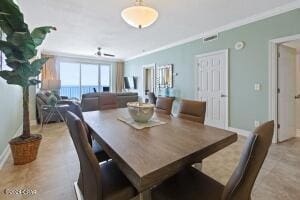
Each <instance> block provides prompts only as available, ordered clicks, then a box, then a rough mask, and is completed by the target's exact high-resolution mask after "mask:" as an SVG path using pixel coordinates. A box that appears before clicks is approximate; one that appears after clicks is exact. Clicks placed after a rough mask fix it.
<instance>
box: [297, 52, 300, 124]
mask: <svg viewBox="0 0 300 200" xmlns="http://www.w3.org/2000/svg"><path fill="white" fill-rule="evenodd" d="M296 82H297V87H296V90H297V95H298V94H300V49H298V54H297V71H296ZM296 126H297V127H296V128H297V129H300V99H297V100H296Z"/></svg>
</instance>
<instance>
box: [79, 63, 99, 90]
mask: <svg viewBox="0 0 300 200" xmlns="http://www.w3.org/2000/svg"><path fill="white" fill-rule="evenodd" d="M94 91H99V66H98V65H93V64H82V65H81V95H82V94H86V93H91V92H94Z"/></svg>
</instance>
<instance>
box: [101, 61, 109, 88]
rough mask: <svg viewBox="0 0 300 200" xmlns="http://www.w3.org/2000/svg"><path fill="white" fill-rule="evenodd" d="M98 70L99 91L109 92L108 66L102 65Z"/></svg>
mask: <svg viewBox="0 0 300 200" xmlns="http://www.w3.org/2000/svg"><path fill="white" fill-rule="evenodd" d="M100 69H101V71H100V81H101V82H100V89H101V90H102V91H104V92H108V91H109V90H110V66H109V65H102V66H101V68H100Z"/></svg>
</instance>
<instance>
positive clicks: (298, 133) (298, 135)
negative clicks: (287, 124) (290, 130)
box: [296, 129, 300, 138]
mask: <svg viewBox="0 0 300 200" xmlns="http://www.w3.org/2000/svg"><path fill="white" fill-rule="evenodd" d="M296 137H299V138H300V129H296Z"/></svg>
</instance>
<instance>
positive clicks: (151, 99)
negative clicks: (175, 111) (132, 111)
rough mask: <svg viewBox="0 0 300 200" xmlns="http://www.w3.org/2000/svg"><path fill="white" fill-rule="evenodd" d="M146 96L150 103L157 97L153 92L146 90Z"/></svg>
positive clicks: (153, 102)
mask: <svg viewBox="0 0 300 200" xmlns="http://www.w3.org/2000/svg"><path fill="white" fill-rule="evenodd" d="M148 98H149V102H150V103H151V104H154V105H155V104H156V99H157V97H156V96H155V94H154V92H148Z"/></svg>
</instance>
